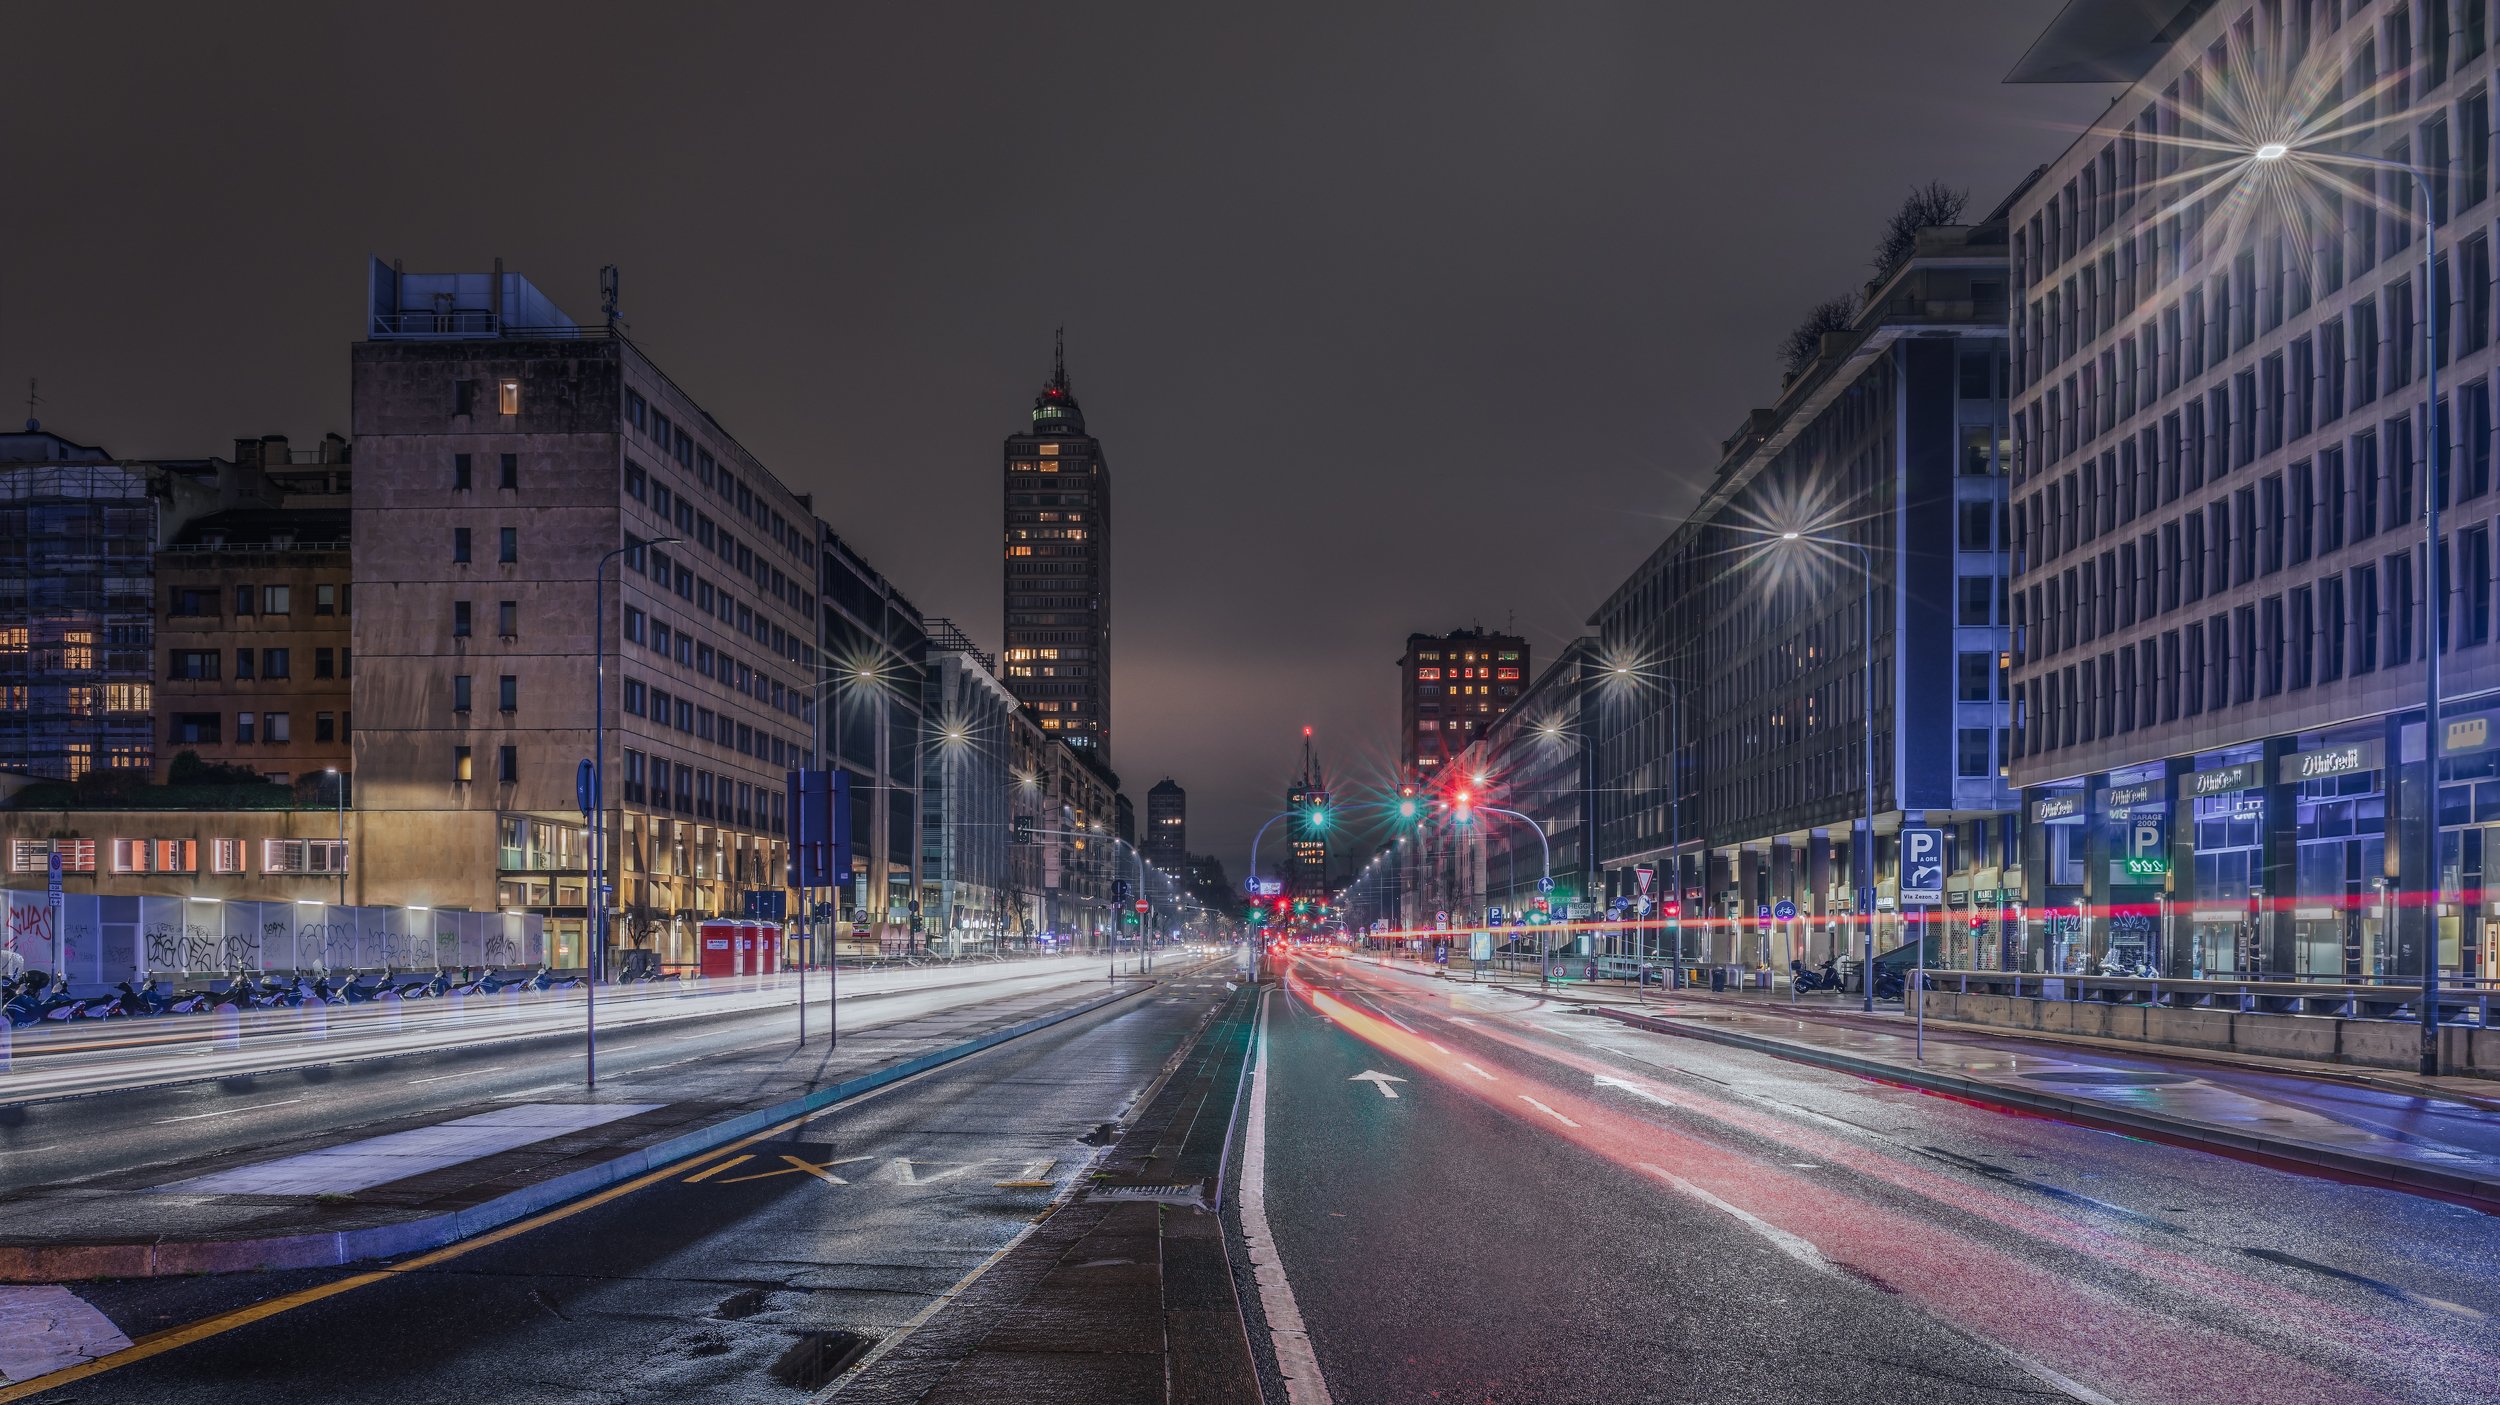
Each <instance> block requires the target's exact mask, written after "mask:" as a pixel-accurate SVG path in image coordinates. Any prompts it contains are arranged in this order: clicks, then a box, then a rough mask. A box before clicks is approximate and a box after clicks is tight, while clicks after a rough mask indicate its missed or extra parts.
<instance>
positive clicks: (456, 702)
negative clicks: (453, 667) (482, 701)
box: [451, 673, 469, 712]
mask: <svg viewBox="0 0 2500 1405" xmlns="http://www.w3.org/2000/svg"><path fill="white" fill-rule="evenodd" d="M451 710H452V711H454V712H466V711H468V710H469V675H467V674H465V673H455V674H453V675H452V676H451Z"/></svg>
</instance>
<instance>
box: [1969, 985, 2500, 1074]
mask: <svg viewBox="0 0 2500 1405" xmlns="http://www.w3.org/2000/svg"><path fill="white" fill-rule="evenodd" d="M1927 1014H1928V1016H1929V1017H1930V1018H1932V1019H1939V1020H1960V1021H1962V1022H1964V1023H1967V1024H1976V1025H1986V1026H1989V1027H1990V1028H1993V1029H2011V1030H2029V1031H2033V1032H2036V1033H2041V1034H2074V1035H2085V1036H2089V1037H2092V1038H2096V1039H2119V1040H2128V1041H2132V1042H2135V1043H2141V1044H2158V1045H2167V1046H2170V1047H2172V1048H2180V1049H2209V1050H2215V1051H2218V1052H2225V1053H2235V1054H2260V1055H2264V1056H2266V1057H2269V1058H2279V1059H2309V1060H2313V1061H2316V1062H2319V1063H2342V1064H2353V1065H2356V1066H2359V1067H2363V1068H2392V1069H2404V1070H2408V1071H2410V1070H2413V1069H2416V1068H2419V1067H2420V1066H2421V1059H2422V1031H2421V1027H2420V1026H2419V1025H2416V1024H2413V1023H2411V1022H2409V1021H2402V1020H2345V1019H2334V1018H2330V1017H2328V1016H2324V1015H2269V1014H2258V1013H2247V1014H2241V1013H2238V1012H2235V1011H2230V1010H2174V1009H2171V1008H2169V1007H2167V1006H2161V1005H2115V1004H2107V1003H2103V1002H2099V1001H2079V1000H2040V999H2035V998H2033V997H2030V996H2019V997H2018V996H2011V995H1961V994H1956V993H1955V992H1952V991H1949V990H1935V991H1929V992H1928V993H1927ZM2440 1057H2441V1062H2442V1065H2443V1067H2444V1068H2445V1070H2446V1071H2447V1072H2449V1073H2455V1074H2464V1075H2467V1076H2470V1077H2477V1078H2500V1030H2485V1029H2479V1028H2475V1027H2473V1026H2470V1025H2450V1026H2447V1027H2445V1028H2443V1029H2442V1030H2441V1031H2440Z"/></svg>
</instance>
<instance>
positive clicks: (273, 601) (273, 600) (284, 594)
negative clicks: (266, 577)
mask: <svg viewBox="0 0 2500 1405" xmlns="http://www.w3.org/2000/svg"><path fill="white" fill-rule="evenodd" d="M260 612H261V613H262V614H264V615H287V614H293V613H294V612H295V593H294V590H293V588H292V587H289V586H283V585H265V586H262V587H261V588H260Z"/></svg>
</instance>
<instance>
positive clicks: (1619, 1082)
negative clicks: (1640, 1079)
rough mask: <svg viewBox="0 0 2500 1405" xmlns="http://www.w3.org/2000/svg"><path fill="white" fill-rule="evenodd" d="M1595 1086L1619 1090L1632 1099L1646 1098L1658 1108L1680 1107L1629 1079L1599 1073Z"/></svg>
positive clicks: (1678, 1104)
mask: <svg viewBox="0 0 2500 1405" xmlns="http://www.w3.org/2000/svg"><path fill="white" fill-rule="evenodd" d="M1597 1086H1598V1087H1600V1088H1621V1089H1622V1090H1623V1091H1625V1092H1627V1093H1630V1094H1631V1095H1632V1096H1633V1097H1636V1098H1646V1099H1648V1100H1649V1101H1651V1102H1653V1103H1656V1104H1658V1105H1659V1106H1660V1107H1680V1106H1682V1104H1680V1103H1677V1102H1674V1101H1672V1100H1670V1099H1668V1098H1664V1097H1661V1096H1659V1095H1658V1094H1656V1093H1653V1092H1651V1091H1650V1090H1648V1089H1647V1088H1644V1087H1642V1086H1641V1085H1640V1084H1638V1083H1635V1082H1633V1081H1632V1080H1631V1079H1629V1078H1614V1077H1610V1076H1608V1075H1606V1074H1603V1073H1601V1074H1599V1075H1597Z"/></svg>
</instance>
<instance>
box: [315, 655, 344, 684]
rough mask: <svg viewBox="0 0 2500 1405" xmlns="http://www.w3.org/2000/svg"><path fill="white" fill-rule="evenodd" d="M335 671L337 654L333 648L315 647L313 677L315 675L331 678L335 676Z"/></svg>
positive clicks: (316, 676) (336, 669) (336, 668)
mask: <svg viewBox="0 0 2500 1405" xmlns="http://www.w3.org/2000/svg"><path fill="white" fill-rule="evenodd" d="M337 671H338V654H337V652H336V651H335V650H331V649H315V650H313V677H315V678H333V677H336V676H337Z"/></svg>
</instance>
